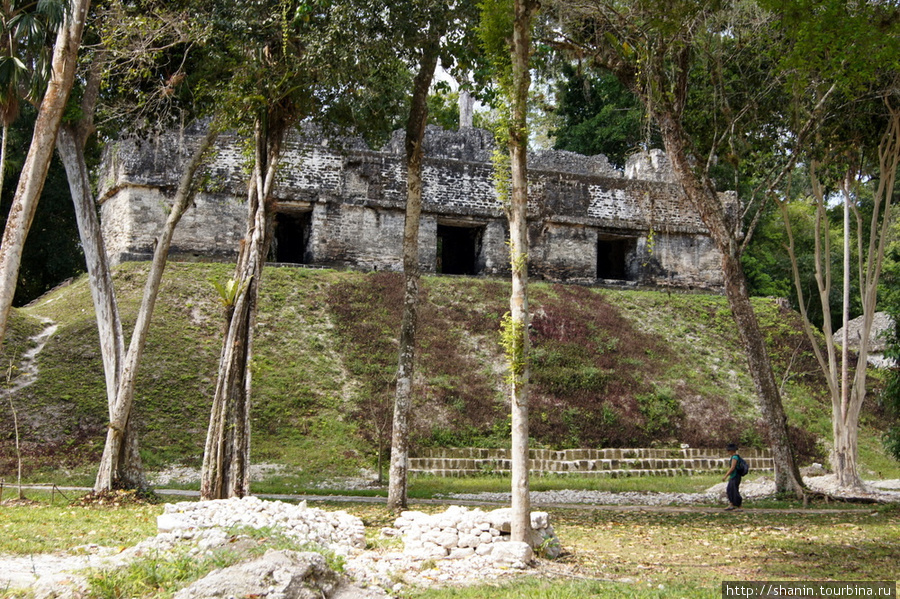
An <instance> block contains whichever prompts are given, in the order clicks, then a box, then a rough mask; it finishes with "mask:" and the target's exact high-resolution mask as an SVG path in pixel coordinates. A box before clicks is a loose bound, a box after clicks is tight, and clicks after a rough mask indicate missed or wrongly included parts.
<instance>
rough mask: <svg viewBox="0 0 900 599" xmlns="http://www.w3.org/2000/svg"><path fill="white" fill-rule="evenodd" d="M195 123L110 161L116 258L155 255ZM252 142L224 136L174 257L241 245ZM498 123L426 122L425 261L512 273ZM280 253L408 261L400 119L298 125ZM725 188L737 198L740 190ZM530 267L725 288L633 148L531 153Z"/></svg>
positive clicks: (111, 244)
mask: <svg viewBox="0 0 900 599" xmlns="http://www.w3.org/2000/svg"><path fill="white" fill-rule="evenodd" d="M199 135H200V133H199V131H197V130H195V129H190V128H189V129H187V130H184V131H179V132H177V133H172V134H170V135H168V136H163V137H159V138H157V139H154V140H152V141H144V142H137V141H135V140H124V141H121V142H118V143H117V144H115V145H114V146H112V147H111V148H110V149H108V150H107V154H106V156H105V159H104V161H103V164H102V166H101V170H100V201H101V203H102V222H103V234H104V239H105V241H106V244H107V251H108V253H109V255H110V259H111V261H112V263H113V264H117V263H120V262H122V261H126V260H142V259H147V258H149V256H150V254H151V252H152V249H153V246H154V242H155V241H154V240H155V237H156V235H157V234H158V231H159V229H160V228H161V226H162V223H163V222H164V220H165V217H166V213H167V209H168V205H170V203H171V195H172V194H173V193H174V189H175V187H176V185H177V182H178V177H179V174H180V170H181V164H182V163H183V161H184V158H183V157H184V156H185V155H186V153H187V152H189V151H190V149H191V148H192V147H193V146H194V145H195V144H196V143H197V141H198V139H199ZM241 147H242V144H241V143H240V140H238V139H237V138H236V137H234V136H223V137H221V138H220V139H219V142H218V144H217V153H216V155H215V158H214V159H213V160H212V162H211V164H210V167H209V175H210V177H209V181H210V183H209V184H207V185H206V187H205V190H204V191H203V192H202V193H199V194H198V195H197V197H196V200H195V204H194V207H192V208H191V209H189V210H188V212H187V213H186V214H185V216H184V218H183V220H182V222H181V224H180V225H179V227H178V230H177V233H176V235H175V239H174V241H173V247H172V257H173V258H174V259H189V260H190V259H192V260H210V259H221V260H226V259H229V258H233V257H234V256H235V255H236V254H237V251H238V248H239V244H240V240H241V239H242V237H243V236H244V232H245V222H246V208H245V196H246V178H247V167H246V161H245V159H244V157H243V155H242V153H241ZM492 152H493V140H492V138H491V135H490V134H489V133H488V132H487V131H483V130H479V129H474V128H470V127H467V128H461V129H460V130H459V131H444V130H442V129H440V128H439V127H429V129H428V132H427V136H426V140H425V153H426V154H425V155H426V157H425V161H424V205H423V213H422V219H421V232H420V261H421V267H422V270H423V272H429V273H443V274H459V275H506V274H508V273H509V256H508V250H507V240H508V238H509V231H508V225H507V221H506V217H505V214H504V211H503V207H502V205H501V203H500V201H499V200H498V198H497V195H496V192H495V188H494V183H493V179H492V173H493V166H492V163H491V153H492ZM275 194H276V197H277V206H278V208H277V214H276V228H275V238H274V241H273V249H272V254H271V255H270V260H271V261H272V262H278V263H286V264H301V265H318V266H328V267H351V268H360V269H369V270H392V271H399V270H401V269H402V247H401V245H402V239H403V223H404V209H405V198H406V195H405V194H406V180H405V162H404V154H403V136H402V132H398V133H397V134H395V135H394V137H393V139H392V140H391V141H390V142H389V143H388V144H387V145H386V146H385V147H384V148H383V149H381V150H379V151H375V150H371V149H369V148H368V147H366V145H365V144H364V143H363V142H361V141H354V142H352V143H348V142H346V141H345V142H344V143H343V144H342V145H341V146H340V147H338V146H337V145H334V144H329V143H328V142H327V141H326V140H324V139H323V138H322V137H321V136H315V135H304V134H301V133H296V134H293V135H292V136H290V137H289V139H288V140H286V143H285V152H284V155H283V158H282V161H281V166H280V171H279V179H278V183H277V186H276V191H275ZM725 197H726V199H728V200H729V201H731V202H733V201H734V196H733V195H731V194H728V195H726V196H725ZM529 245H530V248H531V249H530V255H529V272H530V275H531V276H532V277H533V278H543V279H547V280H552V281H568V282H578V283H595V282H617V283H621V284H630V285H649V286H669V287H675V288H685V289H694V288H696V289H718V288H720V287H721V285H722V272H721V261H720V255H719V253H718V251H717V250H716V248H715V246H714V244H713V242H712V240H711V239H710V237H709V233H708V232H707V230H706V228H705V227H704V226H703V223H702V222H701V221H700V219H699V217H698V216H697V215H696V214H695V213H694V211H693V210H691V208H690V206H689V205H688V203H687V201H686V199H685V198H684V197H683V195H682V193H681V190H680V188H679V187H678V186H677V185H675V184H674V183H672V178H671V171H670V169H669V167H668V163H667V161H666V159H665V156H664V155H663V154H662V153H661V152H658V151H653V152H650V153H642V154H638V155H635V156H633V157H632V158H631V160H630V161H629V163H628V165H627V167H626V169H625V171H624V172H622V171H619V170H616V169H615V168H613V167H612V166H611V165H610V164H609V162H608V161H607V160H606V158H605V157H604V156H593V157H586V156H581V155H578V154H573V153H570V152H561V151H544V152H538V153H535V154H534V155H533V156H532V158H531V159H530V163H529Z"/></svg>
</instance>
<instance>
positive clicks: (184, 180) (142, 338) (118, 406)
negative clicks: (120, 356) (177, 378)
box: [94, 128, 216, 492]
mask: <svg viewBox="0 0 900 599" xmlns="http://www.w3.org/2000/svg"><path fill="white" fill-rule="evenodd" d="M215 139H216V131H215V130H214V129H212V128H210V130H209V131H208V132H207V134H206V136H205V137H204V138H203V140H202V141H201V143H200V145H199V146H198V147H197V148H196V149H195V150H194V153H193V155H192V156H191V159H190V161H189V162H188V164H187V166H186V167H185V170H184V172H183V173H182V176H181V181H180V182H179V184H178V190H177V191H176V194H175V201H174V202H173V205H172V208H171V210H170V212H169V217H168V219H166V223H165V225H164V226H163V230H162V232H161V233H160V234H159V237H157V240H156V249H155V250H154V252H153V260H152V261H151V263H150V272H149V273H148V275H147V281H146V283H145V284H144V293H143V297H142V299H141V306H140V308H139V310H138V316H137V322H135V325H134V332H133V333H132V335H131V342H130V344H129V346H128V351H127V353H126V354H125V358H124V361H123V362H122V366H121V373H120V377H119V384H118V386H117V387H116V396H115V401H114V402H113V405H112V408H111V410H110V414H109V416H110V418H109V425H108V426H109V428H108V430H107V433H106V445H105V446H104V448H103V455H102V457H101V458H100V467H99V469H98V471H97V479H96V481H95V482H94V491H96V492H100V491H107V490H111V489H113V488H116V487H132V488H140V487H144V486H146V484H145V481H144V478H143V468H142V466H141V462H140V454H139V453H138V451H137V435H135V434H130V433H129V431H130V429H131V427H129V420H130V418H131V408H132V405H133V403H134V390H135V383H136V380H137V372H138V366H139V364H140V361H141V357H142V356H143V352H144V346H145V345H146V341H147V333H148V332H149V330H150V321H151V318H152V316H153V309H154V307H155V306H156V298H157V297H158V295H159V285H160V282H161V281H162V275H163V271H164V270H165V268H166V261H167V259H168V256H169V248H170V247H171V245H172V237H173V236H174V234H175V228H176V227H177V225H178V222H179V221H180V220H181V217H182V216H183V215H184V212H185V211H186V210H187V208H188V206H190V203H191V200H192V199H193V196H194V175H195V174H196V172H197V170H198V169H199V168H200V166H201V165H202V164H203V159H204V157H205V155H206V152H207V151H208V150H209V148H210V147H211V146H212V144H213V142H214V141H215Z"/></svg>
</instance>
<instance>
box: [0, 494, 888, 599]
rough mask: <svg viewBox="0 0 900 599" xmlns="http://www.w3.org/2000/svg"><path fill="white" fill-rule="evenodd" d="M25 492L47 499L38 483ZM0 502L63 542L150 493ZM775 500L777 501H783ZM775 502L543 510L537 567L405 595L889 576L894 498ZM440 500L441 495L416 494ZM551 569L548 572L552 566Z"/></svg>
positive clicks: (143, 520)
mask: <svg viewBox="0 0 900 599" xmlns="http://www.w3.org/2000/svg"><path fill="white" fill-rule="evenodd" d="M29 497H31V498H33V499H39V500H42V501H46V499H47V498H46V497H42V496H41V495H40V494H38V493H34V492H32V493H29ZM56 501H57V504H56V505H55V506H50V505H48V504H47V503H43V502H42V503H39V504H37V505H4V506H2V507H0V554H18V555H23V554H26V555H27V554H31V553H42V552H50V551H54V550H66V549H73V548H75V547H78V546H80V545H85V544H87V543H97V544H101V545H111V546H120V547H125V546H129V545H133V544H135V543H136V542H138V541H139V540H141V539H143V538H145V537H147V536H150V535H152V534H154V533H155V516H156V515H157V514H158V513H160V512H161V510H162V508H161V506H159V505H150V506H148V505H133V504H127V503H123V504H121V505H110V506H105V507H77V506H73V505H60V501H59V498H58V497H57V500H56ZM315 505H316V507H321V508H323V509H342V510H346V511H349V512H351V513H354V514H356V515H358V516H359V517H361V518H362V519H363V522H364V523H365V524H366V527H367V531H368V535H367V536H368V537H369V539H370V541H371V542H372V543H377V542H378V541H377V538H378V531H379V530H380V529H381V528H382V527H384V526H388V525H390V524H391V522H392V520H393V518H392V516H391V515H390V514H388V513H387V512H386V510H385V508H384V506H383V505H381V504H375V505H373V504H347V503H340V504H337V503H334V504H329V503H316V504H315ZM783 505H785V504H783ZM785 506H786V507H788V508H789V509H784V510H781V511H773V510H769V509H766V510H754V503H753V502H750V503H749V504H747V509H744V510H742V511H739V512H724V511H711V510H704V509H701V508H697V509H695V510H666V511H659V510H653V509H649V508H648V509H642V510H611V509H603V510H594V509H589V508H584V509H554V510H551V515H552V521H553V523H554V527H555V529H556V532H557V534H558V536H559V538H560V540H561V541H562V543H563V547H564V553H563V554H562V556H560V557H559V558H558V559H557V560H554V561H553V562H547V563H546V564H545V567H543V568H541V570H540V572H541V575H540V576H535V575H533V573H532V575H528V574H527V573H526V575H524V576H522V577H521V578H520V579H517V580H516V581H514V582H508V583H505V584H503V585H500V586H496V585H483V586H477V587H470V588H465V589H460V588H446V589H407V590H406V591H404V597H410V598H412V597H415V598H419V599H444V598H459V599H474V598H479V597H491V598H492V599H494V598H500V599H504V598H507V597H509V598H513V597H536V598H546V599H565V598H570V597H571V598H576V597H577V598H584V597H623V596H625V597H639V598H644V597H647V598H650V597H654V598H655V597H673V598H675V597H720V596H721V594H720V593H721V590H720V589H721V583H722V581H728V580H784V581H808V580H844V581H867V580H868V581H877V580H895V579H896V578H897V572H898V570H897V564H898V563H900V508H898V507H897V506H890V507H865V508H858V509H849V510H835V509H832V510H829V511H825V510H803V509H802V506H800V505H799V504H797V505H793V506H790V505H785ZM414 509H422V510H423V511H440V510H442V509H443V507H442V506H436V505H427V506H422V505H414ZM554 573H555V575H554ZM11 596H16V595H11V594H9V593H7V594H4V593H3V592H2V591H0V597H11Z"/></svg>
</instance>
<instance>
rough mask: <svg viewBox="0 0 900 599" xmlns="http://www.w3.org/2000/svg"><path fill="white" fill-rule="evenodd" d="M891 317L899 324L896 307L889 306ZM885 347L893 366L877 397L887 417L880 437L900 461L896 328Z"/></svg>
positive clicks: (899, 359)
mask: <svg viewBox="0 0 900 599" xmlns="http://www.w3.org/2000/svg"><path fill="white" fill-rule="evenodd" d="M891 308H892V309H891V316H892V318H894V321H895V322H900V320H898V316H900V310H898V309H897V306H896V305H892V306H891ZM886 342H887V346H886V348H885V351H884V356H885V358H887V359H890V360H893V361H894V363H895V365H894V366H892V367H891V368H890V369H889V370H888V372H887V377H886V380H885V382H884V387H883V388H882V390H881V394H880V396H879V403H880V404H881V405H882V406H883V408H884V411H885V416H887V423H886V424H887V426H886V430H885V432H884V433H883V435H882V442H883V444H884V449H885V451H886V452H887V453H888V455H890V456H892V457H893V458H894V459H895V460H900V366H897V364H898V363H900V331H898V330H897V327H896V326H895V327H894V330H892V331H891V334H890V335H889V336H888V337H887V339H886Z"/></svg>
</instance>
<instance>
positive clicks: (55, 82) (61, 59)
mask: <svg viewBox="0 0 900 599" xmlns="http://www.w3.org/2000/svg"><path fill="white" fill-rule="evenodd" d="M89 6H90V0H73V2H72V5H71V6H70V7H69V12H67V13H66V18H65V21H64V22H63V24H62V26H61V27H60V28H59V32H58V33H57V36H56V42H55V44H54V47H53V59H52V64H51V73H50V82H49V84H48V85H47V91H46V92H45V93H44V98H43V100H41V106H40V109H39V110H38V116H37V120H36V121H35V124H34V134H33V135H32V138H31V146H29V148H28V155H27V157H26V158H25V164H24V165H23V167H22V172H21V174H20V175H19V184H18V186H17V187H16V194H15V196H14V197H13V202H12V206H11V207H10V209H9V217H8V218H7V221H6V229H5V230H4V232H3V241H2V243H0V340H2V339H3V338H4V337H5V336H6V324H7V319H8V318H9V309H10V308H11V307H12V301H13V296H14V295H15V291H16V281H17V279H18V277H19V267H20V265H21V261H22V249H23V247H24V246H25V238H26V237H27V236H28V230H29V229H30V228H31V222H32V220H34V213H35V210H36V209H37V204H38V200H39V199H40V197H41V191H43V188H44V181H45V180H46V178H47V171H48V169H49V168H50V159H51V158H52V157H53V147H54V144H55V140H56V132H57V130H58V129H59V124H60V122H61V120H62V116H63V111H64V110H65V107H66V102H68V99H69V92H71V90H72V84H73V82H74V81H75V71H76V67H77V62H78V61H77V59H78V48H79V46H80V45H81V34H82V32H83V31H84V22H85V18H86V17H87V11H88V7H89Z"/></svg>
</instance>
